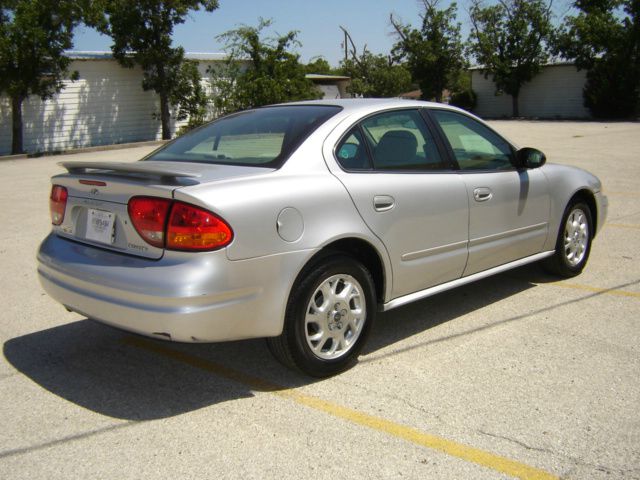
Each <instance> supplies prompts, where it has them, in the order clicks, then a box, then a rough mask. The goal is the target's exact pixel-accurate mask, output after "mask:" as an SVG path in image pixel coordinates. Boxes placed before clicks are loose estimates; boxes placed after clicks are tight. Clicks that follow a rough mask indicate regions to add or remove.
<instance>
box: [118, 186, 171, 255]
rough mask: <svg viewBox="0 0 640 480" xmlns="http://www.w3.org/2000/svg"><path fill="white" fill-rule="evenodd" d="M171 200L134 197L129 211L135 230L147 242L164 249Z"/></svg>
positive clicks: (128, 208)
mask: <svg viewBox="0 0 640 480" xmlns="http://www.w3.org/2000/svg"><path fill="white" fill-rule="evenodd" d="M170 206H171V200H167V199H165V198H152V197H133V198H132V199H131V200H129V205H128V206H127V210H128V211H129V218H130V219H131V223H133V226H134V228H135V229H136V231H137V232H138V234H139V235H140V236H141V237H142V238H143V239H144V241H145V242H147V243H149V244H150V245H153V246H154V247H158V248H163V247H164V227H165V224H166V223H167V213H168V212H169V207H170Z"/></svg>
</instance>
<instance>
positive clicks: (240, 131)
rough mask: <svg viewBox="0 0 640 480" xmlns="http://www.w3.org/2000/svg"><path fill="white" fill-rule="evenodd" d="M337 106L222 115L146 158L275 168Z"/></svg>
mask: <svg viewBox="0 0 640 480" xmlns="http://www.w3.org/2000/svg"><path fill="white" fill-rule="evenodd" d="M340 110H341V107H337V106H319V105H297V106H281V107H266V108H259V109H256V110H248V111H246V112H240V113H237V114H234V115H229V116H228V117H223V118H221V119H219V120H216V121H215V122H213V123H210V124H208V125H206V126H204V127H202V128H200V129H197V130H195V131H193V132H191V133H188V134H186V135H184V136H183V137H180V138H178V139H177V140H175V141H174V142H172V143H170V144H168V145H167V146H166V147H165V148H163V149H162V150H160V151H158V152H157V153H155V154H153V155H151V156H150V157H147V158H146V159H145V160H164V161H172V162H199V163H216V164H228V165H247V166H256V167H270V168H278V167H280V166H281V165H282V164H283V163H284V161H285V160H286V159H287V158H288V156H289V154H291V153H292V152H293V150H295V148H297V147H298V146H299V145H300V143H301V142H302V141H303V140H304V139H305V138H307V137H308V136H309V135H310V134H311V133H312V132H313V131H314V130H315V129H316V128H317V127H318V126H320V125H321V124H322V123H324V122H325V121H326V120H328V119H329V118H330V117H332V116H333V115H335V114H336V113H338V112H339V111H340Z"/></svg>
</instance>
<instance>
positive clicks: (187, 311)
mask: <svg viewBox="0 0 640 480" xmlns="http://www.w3.org/2000/svg"><path fill="white" fill-rule="evenodd" d="M309 255H310V252H307V251H301V252H291V253H286V254H281V255H272V256H268V257H259V258H254V259H249V260H241V261H230V260H229V259H228V258H227V256H226V254H225V252H224V250H221V251H215V252H206V253H184V252H166V254H165V255H164V256H163V257H162V258H161V259H159V260H149V259H144V258H136V257H131V256H127V255H122V254H118V253H113V252H109V251H105V250H101V249H97V248H95V247H91V246H88V245H82V244H78V243H75V242H72V241H69V240H65V239H62V238H60V237H58V236H56V235H55V234H51V235H49V236H48V237H47V238H46V239H45V240H44V242H43V243H42V244H41V246H40V250H39V252H38V274H39V275H38V276H39V279H40V283H41V284H42V287H43V288H44V290H45V291H46V292H47V293H48V294H49V295H50V296H51V297H52V298H54V299H55V300H57V301H58V302H60V303H62V304H63V305H65V306H66V307H67V308H69V309H71V310H73V311H76V312H78V313H80V314H82V315H85V316H87V317H89V318H92V319H94V320H98V321H100V322H103V323H106V324H109V325H113V326H115V327H119V328H122V329H125V330H129V331H133V332H136V333H141V334H143V335H148V336H151V337H155V338H164V339H170V340H175V341H181V342H215V341H226V340H238V339H243V338H254V337H268V336H275V335H279V334H280V333H281V331H282V324H283V319H284V310H285V306H286V302H287V298H288V295H289V291H290V289H291V284H292V281H293V279H294V278H295V277H296V275H297V273H298V272H299V270H300V269H301V268H302V265H303V264H304V262H305V261H306V259H307V258H308V257H309Z"/></svg>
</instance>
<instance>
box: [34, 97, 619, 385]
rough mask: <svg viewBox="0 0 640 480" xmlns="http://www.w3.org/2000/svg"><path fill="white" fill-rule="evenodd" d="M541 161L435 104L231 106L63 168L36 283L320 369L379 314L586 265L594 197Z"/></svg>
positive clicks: (153, 327) (589, 181)
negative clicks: (260, 344)
mask: <svg viewBox="0 0 640 480" xmlns="http://www.w3.org/2000/svg"><path fill="white" fill-rule="evenodd" d="M545 160H546V158H545V155H544V154H543V153H542V152H540V151H538V150H536V149H533V148H521V149H519V148H517V147H516V146H515V145H514V144H512V143H510V142H509V141H507V140H505V139H504V138H503V137H502V136H501V135H499V134H498V133H496V132H495V131H494V130H493V129H492V128H491V127H489V126H488V125H487V124H486V123H484V122H483V121H482V120H480V119H479V118H477V117H474V116H473V115H471V114H469V113H466V112H464V111H462V110H459V109H456V108H453V107H449V106H446V105H441V104H434V103H426V102H417V101H406V100H336V101H313V102H300V103H292V104H283V105H276V106H269V107H263V108H258V109H254V110H249V111H244V112H240V113H236V114H233V115H229V116H227V117H223V118H221V119H218V120H216V121H214V122H212V123H209V124H207V125H205V126H203V127H201V128H199V129H197V130H194V131H192V132H190V133H188V134H186V135H184V136H182V137H179V138H177V139H176V140H174V141H172V142H170V143H168V144H166V145H164V146H163V147H161V148H159V149H158V150H156V151H155V152H153V153H151V154H150V155H148V156H147V157H145V158H143V159H142V160H141V161H138V162H133V163H117V162H113V163H111V162H97V163H96V162H63V163H62V164H61V165H62V166H63V167H64V168H65V169H66V170H67V173H64V174H61V175H57V176H55V177H53V179H52V184H53V186H52V190H51V196H50V210H51V220H52V223H53V229H52V232H51V234H50V235H49V236H48V237H47V238H46V239H45V240H44V241H43V243H42V245H41V247H40V250H39V253H38V272H39V278H40V281H41V283H42V286H43V287H44V289H45V290H46V291H47V292H48V294H49V295H50V296H51V297H53V298H54V299H56V300H57V301H58V302H60V303H62V304H63V305H64V306H66V307H67V308H68V309H69V310H73V311H76V312H78V313H80V314H82V315H84V316H86V317H88V318H91V319H95V320H98V321H100V322H104V323H106V324H109V325H113V326H116V327H120V328H123V329H126V330H129V331H132V332H137V333H140V334H143V335H147V336H150V337H154V338H158V339H165V340H173V341H180V342H217V341H226V340H235V339H243V338H251V337H266V338H267V342H268V345H269V347H270V350H271V351H272V352H273V354H274V355H275V356H276V358H278V359H279V360H280V361H281V362H283V363H284V364H286V365H289V366H292V367H297V368H298V369H300V370H302V371H303V372H305V373H307V374H310V375H314V376H327V375H331V374H334V373H337V372H339V371H341V370H343V369H345V368H347V367H348V366H350V365H351V364H352V363H353V362H354V361H355V360H356V359H357V356H358V354H359V352H360V350H361V348H362V346H363V344H364V342H365V340H366V338H367V335H368V333H369V331H370V329H371V325H372V323H373V321H374V318H375V314H376V311H377V310H382V311H384V310H390V309H392V308H395V307H399V306H401V305H405V304H407V303H409V302H413V301H416V300H419V299H422V298H425V297H427V296H430V295H433V294H436V293H438V292H442V291H444V290H447V289H450V288H453V287H456V286H459V285H463V284H466V283H468V282H472V281H475V280H479V279H482V278H485V277H488V276H489V275H493V274H496V273H499V272H503V271H505V270H507V269H511V268H515V267H518V266H521V265H524V264H527V263H531V262H538V261H541V262H543V263H544V265H545V266H546V268H547V269H550V270H551V271H553V272H555V273H556V274H558V275H562V276H573V275H577V274H579V273H580V272H581V271H582V269H583V268H584V267H585V264H586V263H587V259H588V258H589V252H590V248H591V242H592V240H593V238H594V237H595V235H596V233H597V232H598V230H599V229H600V228H601V226H602V225H603V223H604V220H605V216H606V210H607V200H606V197H605V196H604V195H603V193H602V189H601V184H600V181H599V180H598V179H597V178H596V177H595V176H593V175H591V174H590V173H587V172H585V171H583V170H581V169H578V168H573V167H568V166H562V165H555V164H547V163H546V162H545Z"/></svg>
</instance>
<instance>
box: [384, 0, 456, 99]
mask: <svg viewBox="0 0 640 480" xmlns="http://www.w3.org/2000/svg"><path fill="white" fill-rule="evenodd" d="M439 3H440V1H439V0H422V4H423V7H424V11H423V13H422V14H421V15H420V18H421V20H422V27H421V28H420V29H419V30H418V29H416V28H412V27H411V26H408V25H403V24H401V23H400V22H398V21H396V20H395V19H394V18H393V15H390V20H391V24H392V25H393V28H394V29H395V31H396V35H397V37H398V42H397V43H396V44H395V45H394V47H393V54H394V55H395V57H396V59H398V60H405V59H406V61H407V66H408V67H409V70H410V71H411V75H412V77H413V81H414V82H416V83H417V84H418V85H420V89H421V90H422V98H423V99H425V100H430V99H432V98H435V99H436V101H437V102H441V101H442V92H443V90H445V89H449V90H451V91H453V90H454V87H455V86H456V84H457V82H458V77H459V76H460V75H461V73H462V72H463V70H464V69H465V68H466V67H467V62H466V60H465V58H464V44H463V42H462V37H461V36H460V23H458V22H457V21H456V12H457V8H458V7H457V5H456V3H452V4H451V5H450V6H449V8H446V9H444V10H441V9H439V8H438V4H439Z"/></svg>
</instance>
